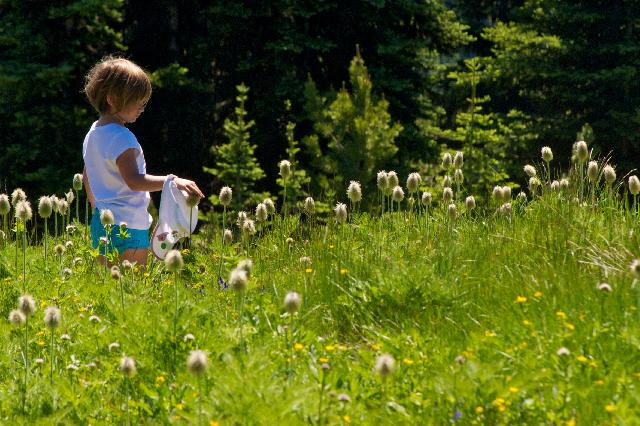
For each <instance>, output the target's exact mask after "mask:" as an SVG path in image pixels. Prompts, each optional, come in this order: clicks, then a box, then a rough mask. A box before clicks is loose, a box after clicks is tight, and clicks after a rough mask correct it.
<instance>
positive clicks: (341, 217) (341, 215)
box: [333, 203, 347, 224]
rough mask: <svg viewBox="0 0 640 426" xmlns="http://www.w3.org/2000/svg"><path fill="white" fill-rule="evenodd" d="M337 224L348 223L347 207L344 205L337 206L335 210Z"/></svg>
mask: <svg viewBox="0 0 640 426" xmlns="http://www.w3.org/2000/svg"><path fill="white" fill-rule="evenodd" d="M333 211H334V213H335V217H336V222H337V223H339V224H340V223H345V222H346V221H347V206H346V205H344V204H343V203H338V204H336V206H335V208H334V209H333Z"/></svg>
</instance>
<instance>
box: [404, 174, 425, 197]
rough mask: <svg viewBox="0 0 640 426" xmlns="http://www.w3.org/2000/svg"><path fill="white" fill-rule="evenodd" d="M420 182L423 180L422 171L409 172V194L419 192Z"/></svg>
mask: <svg viewBox="0 0 640 426" xmlns="http://www.w3.org/2000/svg"><path fill="white" fill-rule="evenodd" d="M420 182H422V177H421V176H420V173H416V172H413V173H410V174H409V177H407V191H409V194H413V193H416V192H418V187H419V186H420Z"/></svg>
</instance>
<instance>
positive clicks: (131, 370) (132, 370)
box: [120, 356, 136, 377]
mask: <svg viewBox="0 0 640 426" xmlns="http://www.w3.org/2000/svg"><path fill="white" fill-rule="evenodd" d="M120 372H121V373H122V374H124V375H125V376H127V377H131V376H133V375H134V374H136V361H135V360H134V359H133V358H131V357H129V356H123V357H122V359H121V360H120Z"/></svg>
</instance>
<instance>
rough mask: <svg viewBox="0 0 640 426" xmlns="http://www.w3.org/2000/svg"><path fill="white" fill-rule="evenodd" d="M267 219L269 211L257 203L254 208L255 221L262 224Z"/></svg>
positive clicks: (262, 204)
mask: <svg viewBox="0 0 640 426" xmlns="http://www.w3.org/2000/svg"><path fill="white" fill-rule="evenodd" d="M268 217H269V211H268V209H267V206H266V205H265V204H264V203H258V206H257V207H256V220H257V221H258V222H264V221H265V220H267V218H268Z"/></svg>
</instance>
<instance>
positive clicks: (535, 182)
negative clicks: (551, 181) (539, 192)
mask: <svg viewBox="0 0 640 426" xmlns="http://www.w3.org/2000/svg"><path fill="white" fill-rule="evenodd" d="M540 185H541V183H540V179H538V178H537V177H535V176H532V177H531V178H530V179H529V191H531V192H535V190H536V188H538V187H539V186H540Z"/></svg>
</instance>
